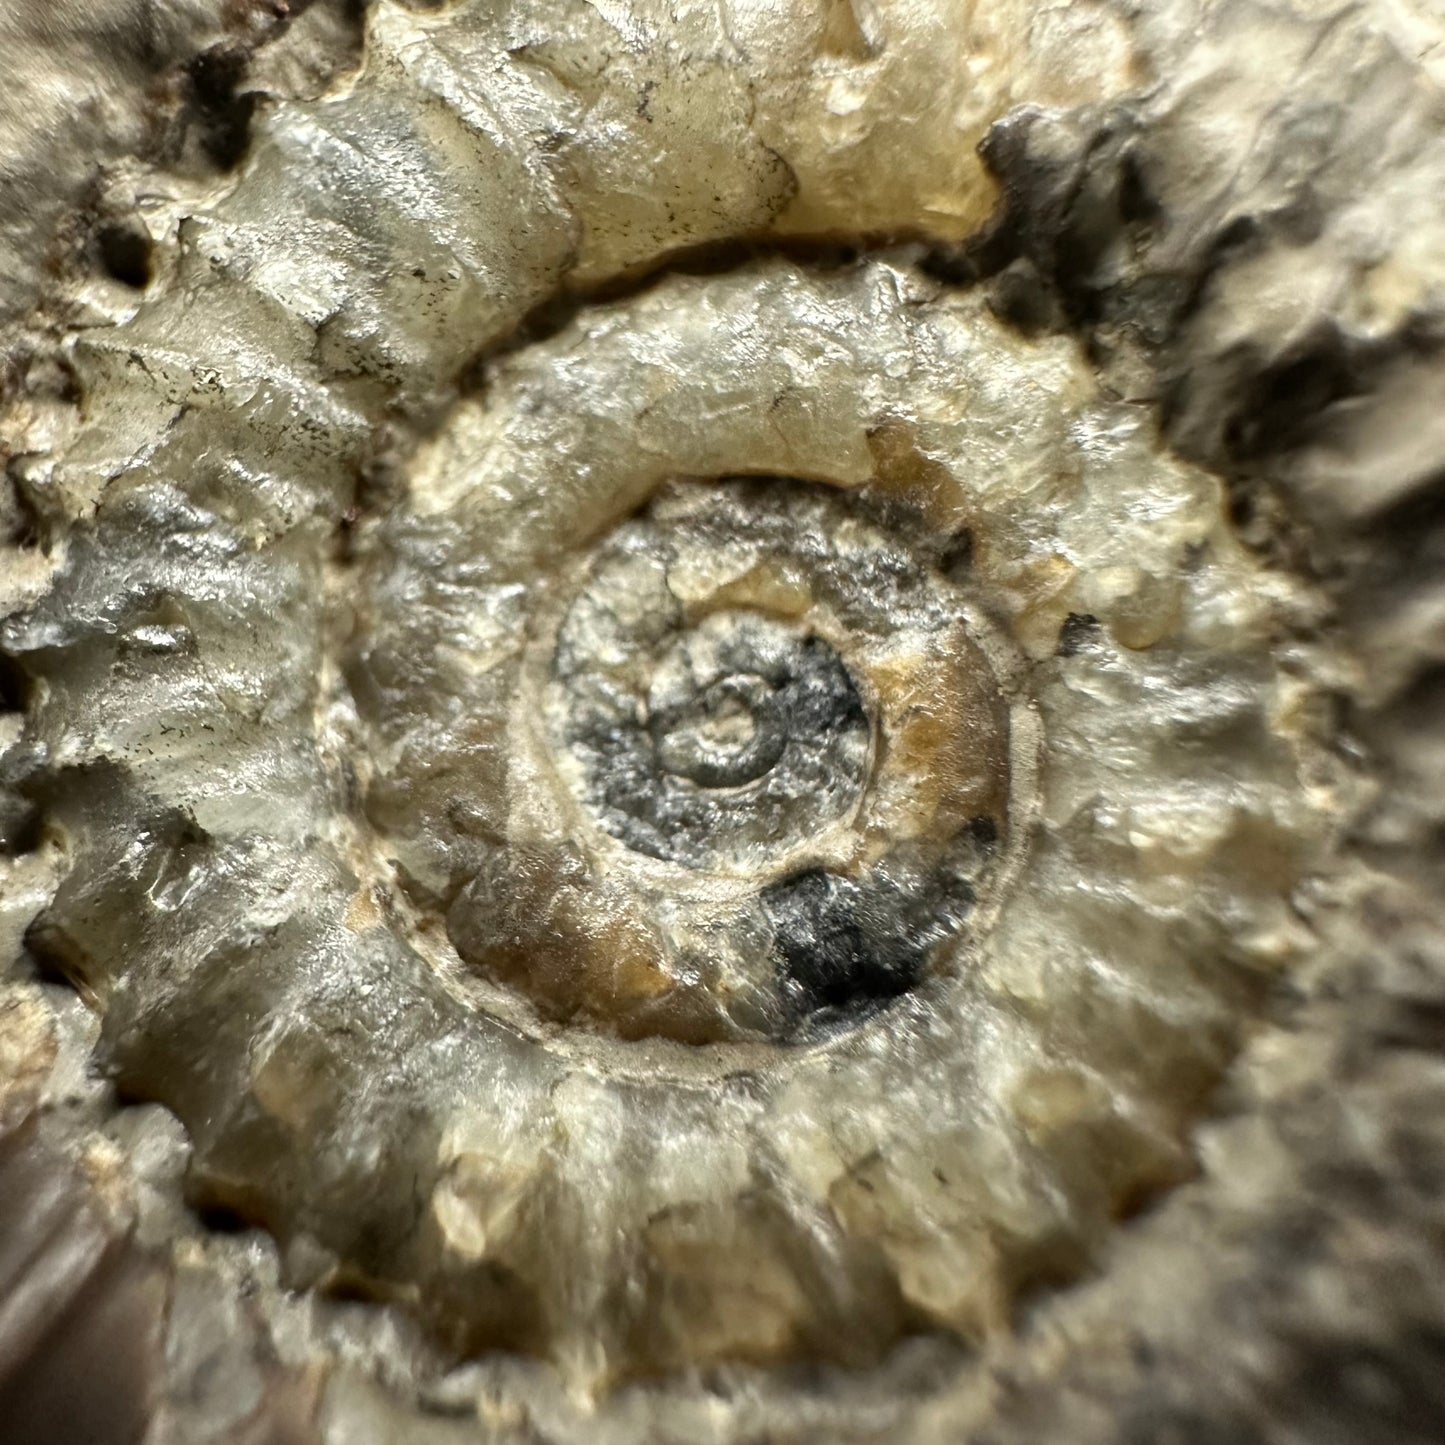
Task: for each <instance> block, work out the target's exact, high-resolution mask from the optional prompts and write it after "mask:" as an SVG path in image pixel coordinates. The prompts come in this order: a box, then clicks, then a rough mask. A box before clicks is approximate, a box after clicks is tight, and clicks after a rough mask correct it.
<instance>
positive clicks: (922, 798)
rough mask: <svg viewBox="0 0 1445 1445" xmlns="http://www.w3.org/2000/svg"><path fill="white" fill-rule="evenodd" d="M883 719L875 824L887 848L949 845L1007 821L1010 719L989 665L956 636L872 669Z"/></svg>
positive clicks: (958, 631) (962, 635)
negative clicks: (984, 820)
mask: <svg viewBox="0 0 1445 1445" xmlns="http://www.w3.org/2000/svg"><path fill="white" fill-rule="evenodd" d="M867 671H868V675H869V677H870V680H871V681H872V683H873V686H874V688H875V690H876V693H877V700H878V707H879V710H880V713H881V718H880V721H881V724H882V726H881V737H882V741H881V756H880V759H879V763H878V778H877V782H876V788H877V792H878V795H879V796H878V800H877V802H876V803H875V805H874V806H875V807H876V808H877V809H878V813H877V816H876V817H875V818H874V820H873V825H874V827H875V828H876V829H878V830H880V831H881V832H882V833H883V835H884V836H886V837H887V838H889V839H899V838H919V839H923V840H926V841H929V842H935V843H942V842H946V841H947V840H948V839H949V838H951V837H953V836H954V835H955V834H957V833H958V832H959V831H960V830H961V829H963V828H965V827H967V826H968V824H969V823H970V822H972V821H973V820H974V819H976V818H980V817H988V818H992V819H994V820H995V822H996V823H998V824H999V825H1000V828H1001V826H1002V823H1003V821H1004V819H1005V818H1006V817H1007V814H1008V794H1009V767H1008V717H1007V711H1006V709H1005V707H1004V705H1003V702H1002V699H1001V698H1000V697H999V696H998V694H997V692H996V691H995V690H994V685H993V683H994V680H993V674H992V672H991V670H990V669H989V667H988V664H987V662H986V661H985V659H984V658H983V657H982V655H981V654H980V653H979V652H978V650H977V648H976V647H974V645H973V644H972V643H971V642H970V641H969V639H968V636H967V632H966V629H965V628H963V627H962V626H958V627H956V628H954V629H953V630H952V631H951V632H950V633H949V634H948V635H947V637H946V639H945V640H944V641H942V642H940V643H938V644H937V645H936V647H934V648H930V649H929V650H928V651H926V652H923V651H919V652H911V653H894V654H890V655H889V656H886V657H883V658H880V659H877V660H870V662H869V663H868V667H867Z"/></svg>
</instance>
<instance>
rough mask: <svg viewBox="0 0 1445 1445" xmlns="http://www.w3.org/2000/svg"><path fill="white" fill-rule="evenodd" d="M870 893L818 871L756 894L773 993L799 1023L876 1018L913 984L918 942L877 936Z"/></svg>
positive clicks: (902, 935) (919, 958) (897, 935)
mask: <svg viewBox="0 0 1445 1445" xmlns="http://www.w3.org/2000/svg"><path fill="white" fill-rule="evenodd" d="M870 891H871V890H869V889H867V888H863V887H859V886H858V885H857V884H854V883H851V882H849V881H848V880H846V879H842V878H838V877H836V876H835V875H833V874H831V873H828V872H826V871H824V870H823V869H821V868H809V869H805V870H804V871H802V872H800V873H795V874H793V875H792V876H791V877H790V878H785V879H783V880H782V881H781V882H779V883H775V884H773V885H772V886H771V887H769V888H767V889H765V890H764V891H763V894H762V904H763V911H764V912H765V913H766V914H767V916H768V919H769V921H770V922H771V923H772V925H773V934H774V939H775V948H776V950H777V959H778V974H779V990H780V992H781V993H782V995H783V998H784V1000H785V1002H786V1003H787V1004H788V1005H789V1006H790V1008H791V1010H792V1012H793V1014H794V1016H795V1017H796V1018H797V1020H798V1021H799V1022H800V1023H808V1024H812V1025H815V1026H816V1025H817V1024H819V1023H822V1022H825V1020H826V1019H827V1018H829V1017H831V1018H835V1019H838V1020H839V1021H842V1020H844V1019H847V1018H849V1017H850V1016H856V1015H860V1014H868V1013H872V1012H875V1011H876V1010H877V1009H878V1008H879V1007H880V1006H881V1005H882V1004H884V1003H886V1002H887V1001H888V1000H889V999H893V998H897V997H898V996H899V995H900V994H904V993H907V992H908V990H909V989H911V988H912V987H913V986H914V984H915V983H917V982H918V979H919V977H920V975H921V974H922V971H923V965H924V962H925V959H926V952H925V949H924V947H923V946H922V943H921V940H920V939H919V938H918V937H917V936H916V935H913V934H911V933H907V932H899V931H897V930H891V931H887V932H885V931H883V930H881V929H879V928H878V927H877V924H878V923H880V922H882V919H881V918H879V917H877V916H876V914H875V916H872V917H870V908H869V903H870V897H869V894H870ZM880 911H886V910H880ZM820 1016H822V1017H820Z"/></svg>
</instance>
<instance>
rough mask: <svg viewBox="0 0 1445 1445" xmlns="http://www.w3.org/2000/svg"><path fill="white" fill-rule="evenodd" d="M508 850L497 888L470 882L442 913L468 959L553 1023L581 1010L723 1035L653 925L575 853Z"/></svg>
mask: <svg viewBox="0 0 1445 1445" xmlns="http://www.w3.org/2000/svg"><path fill="white" fill-rule="evenodd" d="M513 856H514V859H515V860H516V866H515V869H514V871H513V872H512V873H511V874H510V876H509V877H508V878H507V880H506V881H505V884H504V886H503V887H501V888H499V889H497V890H496V891H495V892H494V891H492V889H491V888H489V887H488V886H487V885H486V884H485V883H484V882H482V881H480V880H479V881H478V882H474V883H473V884H472V885H471V886H470V887H469V888H467V889H464V890H463V892H462V893H461V894H460V895H459V897H458V899H457V901H456V903H455V904H453V906H452V909H451V911H450V913H449V915H448V931H449V933H450V936H451V939H452V942H453V944H454V945H455V947H456V949H457V951H458V953H460V954H461V956H462V958H463V959H464V960H465V961H466V962H467V963H468V964H470V965H471V966H472V967H473V968H476V969H478V970H479V971H481V972H482V973H484V974H485V975H486V976H487V977H489V978H492V979H494V980H495V981H496V982H498V983H502V984H506V985H509V986H510V987H513V988H515V989H517V990H518V991H519V992H521V993H523V994H524V995H526V996H527V997H528V998H530V999H531V1000H532V1002H533V1003H534V1004H535V1005H536V1007H537V1008H538V1010H539V1011H540V1012H541V1013H542V1015H543V1017H545V1018H548V1019H552V1020H554V1021H557V1022H567V1021H568V1020H570V1019H574V1018H576V1017H577V1016H578V1015H581V1016H583V1017H585V1018H590V1019H592V1020H594V1021H597V1022H601V1023H603V1024H606V1025H608V1026H610V1027H611V1028H613V1029H615V1030H616V1031H617V1033H618V1034H619V1035H620V1036H621V1037H623V1038H643V1037H646V1036H648V1035H650V1034H664V1035H667V1036H669V1037H672V1038H676V1039H678V1040H680V1041H681V1042H684V1043H711V1042H715V1041H717V1040H718V1039H720V1038H727V1037H731V1035H732V1031H731V1030H729V1029H728V1028H727V1027H726V1024H725V1023H724V1021H723V1019H722V1018H721V1016H720V1014H719V1011H718V1009H717V1008H716V1006H715V1005H714V1004H713V1003H712V1002H711V1000H709V999H708V998H707V997H706V996H703V995H698V994H696V993H695V991H692V990H689V989H687V988H685V987H682V986H680V985H679V984H678V982H677V981H676V980H675V979H674V978H673V976H672V975H671V973H670V972H669V971H668V968H667V966H666V950H665V945H664V943H663V941H662V939H661V937H660V935H659V934H658V932H657V930H656V928H655V927H654V926H652V925H651V924H650V923H649V922H648V921H647V919H646V918H644V917H642V916H640V914H639V912H638V910H637V908H636V905H635V904H634V903H632V902H631V901H630V900H629V899H628V898H627V897H625V896H623V895H622V894H621V893H619V892H618V891H616V890H609V889H607V888H606V887H605V886H598V885H597V884H596V882H595V881H594V880H593V879H592V878H591V877H590V875H589V873H588V870H587V867H586V865H585V864H584V863H583V862H582V861H581V859H580V858H579V857H578V856H577V855H575V854H572V853H568V852H565V851H563V850H544V849H532V850H526V849H518V850H515V852H514V855H513Z"/></svg>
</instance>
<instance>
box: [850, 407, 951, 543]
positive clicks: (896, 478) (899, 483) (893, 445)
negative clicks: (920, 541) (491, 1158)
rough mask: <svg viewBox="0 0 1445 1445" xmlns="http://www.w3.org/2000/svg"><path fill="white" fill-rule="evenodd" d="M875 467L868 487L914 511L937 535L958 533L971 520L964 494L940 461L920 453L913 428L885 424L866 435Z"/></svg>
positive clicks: (898, 423)
mask: <svg viewBox="0 0 1445 1445" xmlns="http://www.w3.org/2000/svg"><path fill="white" fill-rule="evenodd" d="M868 450H869V451H870V452H872V454H873V465H874V468H875V471H874V475H873V481H872V483H871V488H872V490H873V491H874V492H876V493H877V494H879V495H880V496H883V497H888V498H893V499H896V500H897V501H900V502H903V503H905V504H906V505H908V506H909V507H910V508H913V509H914V510H916V511H917V512H918V513H919V514H920V515H921V516H922V518H923V520H924V521H925V522H926V523H927V524H928V526H929V527H930V528H931V529H932V530H933V531H935V532H936V533H938V534H939V535H940V536H944V537H949V536H953V535H955V534H957V533H959V532H961V531H962V530H963V529H964V528H965V527H967V526H969V524H970V522H971V521H972V520H973V510H972V507H971V504H970V501H969V496H968V493H967V491H965V489H964V488H963V486H962V485H961V484H960V482H959V481H958V479H957V478H956V477H955V476H954V475H953V473H952V472H951V471H949V469H948V468H947V467H945V466H944V465H943V463H942V462H940V461H937V460H935V459H934V458H933V457H930V456H929V455H928V454H927V453H926V452H924V451H921V450H920V449H919V447H918V444H917V442H916V440H915V439H914V434H913V428H912V427H911V426H909V425H908V424H907V423H906V422H903V421H887V422H884V423H883V424H882V425H881V426H877V427H874V428H873V430H871V431H870V432H869V433H868Z"/></svg>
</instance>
